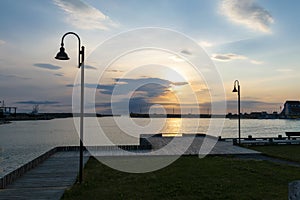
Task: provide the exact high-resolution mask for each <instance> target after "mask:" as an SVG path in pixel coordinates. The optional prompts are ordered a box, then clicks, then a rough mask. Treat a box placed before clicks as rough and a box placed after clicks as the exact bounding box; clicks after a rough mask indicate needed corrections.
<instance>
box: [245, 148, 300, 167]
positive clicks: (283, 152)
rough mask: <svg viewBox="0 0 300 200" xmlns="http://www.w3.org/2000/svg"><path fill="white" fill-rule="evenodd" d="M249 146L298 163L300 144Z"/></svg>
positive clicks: (299, 159) (299, 160)
mask: <svg viewBox="0 0 300 200" xmlns="http://www.w3.org/2000/svg"><path fill="white" fill-rule="evenodd" d="M250 148H251V149H253V150H256V151H260V152H263V153H264V154H266V155H269V156H272V157H277V158H283V159H285V160H290V161H295V162H299V163H300V145H275V146H274V145H273V146H254V147H250Z"/></svg>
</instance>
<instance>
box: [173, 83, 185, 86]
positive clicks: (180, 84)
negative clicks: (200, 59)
mask: <svg viewBox="0 0 300 200" xmlns="http://www.w3.org/2000/svg"><path fill="white" fill-rule="evenodd" d="M188 84H189V83H188V82H175V83H172V85H175V86H183V85H188Z"/></svg>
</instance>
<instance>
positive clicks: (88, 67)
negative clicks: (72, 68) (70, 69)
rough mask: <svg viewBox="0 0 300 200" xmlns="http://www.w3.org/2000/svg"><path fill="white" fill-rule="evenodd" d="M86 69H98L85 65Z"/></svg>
mask: <svg viewBox="0 0 300 200" xmlns="http://www.w3.org/2000/svg"><path fill="white" fill-rule="evenodd" d="M84 69H94V70H96V69H97V68H96V67H93V66H90V65H84Z"/></svg>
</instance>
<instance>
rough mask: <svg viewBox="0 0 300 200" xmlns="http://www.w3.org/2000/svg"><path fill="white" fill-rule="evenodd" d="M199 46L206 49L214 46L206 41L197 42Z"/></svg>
mask: <svg viewBox="0 0 300 200" xmlns="http://www.w3.org/2000/svg"><path fill="white" fill-rule="evenodd" d="M199 45H200V46H201V47H204V48H205V47H206V48H208V47H212V46H214V44H213V43H210V42H207V41H201V42H199Z"/></svg>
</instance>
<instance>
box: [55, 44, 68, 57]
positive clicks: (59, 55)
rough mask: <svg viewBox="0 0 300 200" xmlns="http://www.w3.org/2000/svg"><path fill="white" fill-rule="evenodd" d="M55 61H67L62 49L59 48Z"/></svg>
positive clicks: (66, 55)
mask: <svg viewBox="0 0 300 200" xmlns="http://www.w3.org/2000/svg"><path fill="white" fill-rule="evenodd" d="M55 59H57V60H69V59H70V58H69V56H68V54H67V53H66V52H65V48H64V47H60V50H59V52H58V53H57V54H56V56H55Z"/></svg>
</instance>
